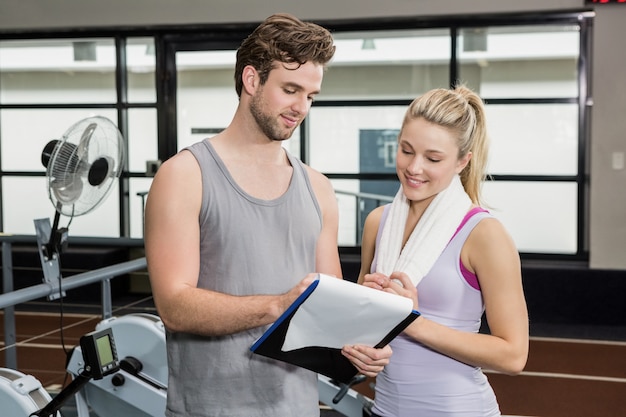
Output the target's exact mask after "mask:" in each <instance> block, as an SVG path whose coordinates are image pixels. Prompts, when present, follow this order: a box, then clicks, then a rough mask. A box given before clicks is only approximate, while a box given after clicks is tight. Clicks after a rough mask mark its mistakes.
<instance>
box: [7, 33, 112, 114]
mask: <svg viewBox="0 0 626 417" xmlns="http://www.w3.org/2000/svg"><path fill="white" fill-rule="evenodd" d="M114 69H115V44H114V41H113V39H108V38H104V39H101V38H99V39H58V40H54V39H52V40H43V39H42V40H34V41H33V40H27V41H24V40H17V41H0V85H2V89H0V102H1V103H3V104H21V103H34V104H45V103H114V102H115V100H116V89H115V71H114Z"/></svg>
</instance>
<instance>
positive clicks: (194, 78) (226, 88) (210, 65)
mask: <svg viewBox="0 0 626 417" xmlns="http://www.w3.org/2000/svg"><path fill="white" fill-rule="evenodd" d="M176 69H177V82H178V84H177V93H176V101H177V105H178V109H177V117H178V120H177V123H178V150H180V149H182V148H184V147H185V146H188V145H191V144H192V143H195V142H198V141H199V140H202V139H204V138H206V137H211V136H214V135H215V134H217V133H219V132H221V131H222V130H223V129H224V128H225V127H226V126H228V124H229V123H230V122H231V120H232V118H233V115H234V114H235V109H236V108H237V105H238V103H239V101H238V98H237V93H236V92H235V82H234V80H233V75H234V72H235V51H193V52H177V53H176Z"/></svg>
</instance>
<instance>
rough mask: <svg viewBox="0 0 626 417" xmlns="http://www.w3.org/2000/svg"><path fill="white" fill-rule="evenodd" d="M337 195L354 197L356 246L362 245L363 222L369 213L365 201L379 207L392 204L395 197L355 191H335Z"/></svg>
mask: <svg viewBox="0 0 626 417" xmlns="http://www.w3.org/2000/svg"><path fill="white" fill-rule="evenodd" d="M335 194H341V195H348V196H352V197H354V203H355V205H354V212H355V227H354V230H355V233H356V236H355V239H354V241H355V246H360V245H361V236H363V222H364V221H365V217H366V216H367V214H368V213H366V212H365V201H366V200H372V201H374V202H375V206H376V207H378V206H380V205H381V203H391V202H392V201H393V197H390V196H388V195H382V194H372V193H360V192H353V191H342V190H335Z"/></svg>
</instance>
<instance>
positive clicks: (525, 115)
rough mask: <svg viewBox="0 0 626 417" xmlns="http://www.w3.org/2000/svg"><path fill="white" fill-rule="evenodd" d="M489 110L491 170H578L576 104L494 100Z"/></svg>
mask: <svg viewBox="0 0 626 417" xmlns="http://www.w3.org/2000/svg"><path fill="white" fill-rule="evenodd" d="M486 112H487V123H488V129H489V134H490V137H491V147H490V151H489V173H490V174H500V175H576V174H577V173H578V128H577V120H578V106H577V105H576V104H543V103H542V104H536V103H535V104H508V105H496V104H490V105H487V106H486Z"/></svg>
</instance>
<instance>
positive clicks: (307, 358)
mask: <svg viewBox="0 0 626 417" xmlns="http://www.w3.org/2000/svg"><path fill="white" fill-rule="evenodd" d="M331 304H332V305H331ZM419 315H420V313H419V312H418V311H416V310H413V308H412V302H411V300H409V299H408V298H405V297H401V296H398V295H394V294H389V293H386V292H382V291H378V290H375V289H372V288H369V287H365V286H362V285H358V284H356V283H354V282H351V281H344V280H341V279H339V278H334V277H330V276H327V275H323V274H319V275H318V278H317V279H316V280H315V281H313V282H312V283H311V284H310V285H309V287H307V289H306V290H305V291H304V292H303V293H302V294H301V295H300V296H299V297H298V298H297V299H296V300H295V301H294V302H293V303H292V304H291V306H289V308H288V309H287V310H286V311H285V312H284V313H283V314H282V315H281V316H280V317H279V318H278V320H276V322H274V323H273V324H272V325H271V326H270V327H269V328H268V329H267V331H266V332H265V333H264V334H263V335H262V336H261V337H260V338H259V339H258V340H257V341H256V342H255V343H254V344H253V345H252V346H251V347H250V350H251V351H252V352H254V353H256V354H259V355H263V356H266V357H269V358H272V359H276V360H279V361H283V362H287V363H291V364H293V365H297V366H300V367H303V368H306V369H309V370H311V371H314V372H317V373H319V374H322V375H324V376H327V377H328V378H331V379H333V380H335V381H338V382H341V383H344V384H349V383H350V381H351V380H352V379H353V378H354V377H355V376H356V375H357V374H358V370H357V369H356V368H355V367H354V366H353V365H352V363H351V362H350V361H349V360H348V359H347V358H345V357H344V356H343V355H342V354H341V348H342V347H343V346H345V345H352V344H366V345H369V346H374V347H377V348H381V347H383V346H385V345H387V344H388V343H389V342H390V341H391V340H392V339H393V338H395V337H396V336H397V335H398V334H400V333H401V332H402V331H403V330H404V329H405V328H406V327H407V326H408V325H409V324H411V323H412V322H413V321H414V320H415V319H416V318H417V317H419ZM357 320H358V322H357Z"/></svg>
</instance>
